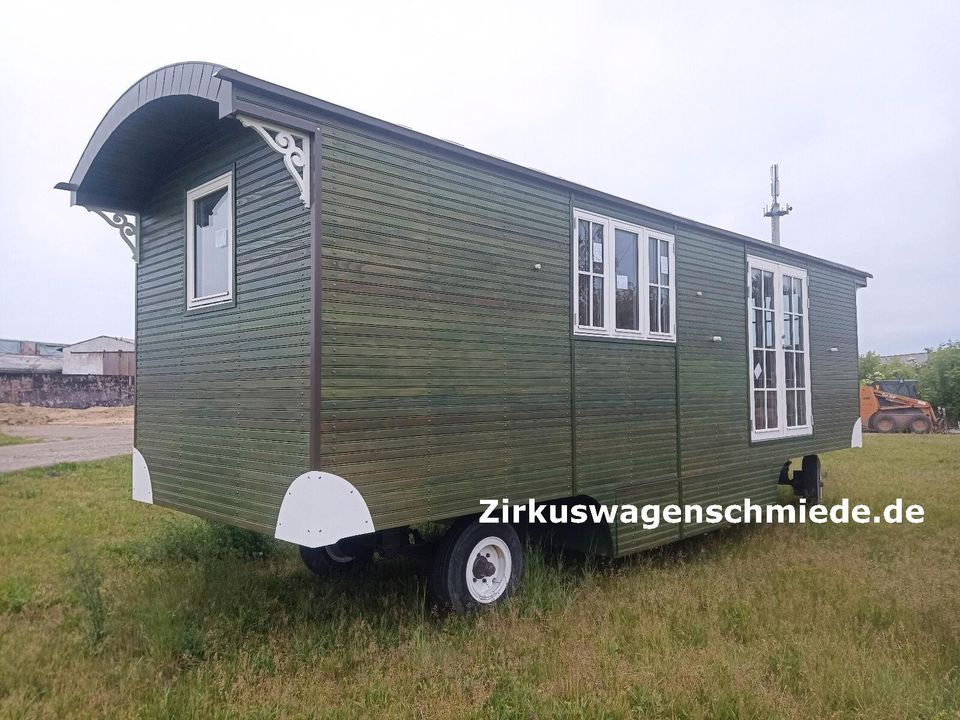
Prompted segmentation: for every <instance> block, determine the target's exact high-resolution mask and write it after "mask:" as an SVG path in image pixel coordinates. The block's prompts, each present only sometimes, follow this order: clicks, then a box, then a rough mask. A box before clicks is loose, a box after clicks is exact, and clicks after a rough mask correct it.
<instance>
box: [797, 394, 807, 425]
mask: <svg viewBox="0 0 960 720" xmlns="http://www.w3.org/2000/svg"><path fill="white" fill-rule="evenodd" d="M806 424H807V391H806V390H797V425H806Z"/></svg>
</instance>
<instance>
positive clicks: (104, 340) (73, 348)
mask: <svg viewBox="0 0 960 720" xmlns="http://www.w3.org/2000/svg"><path fill="white" fill-rule="evenodd" d="M106 345H126V346H128V347H129V350H131V351H132V350H134V349H135V348H136V343H134V341H133V340H131V339H130V338H125V337H116V336H114V335H97V336H96V337H92V338H87V339H86V340H81V341H80V342H75V343H73V345H67V346H66V347H65V348H64V349H65V350H69V351H70V352H100V351H102V350H104V349H105V348H104V346H106ZM125 349H126V348H125Z"/></svg>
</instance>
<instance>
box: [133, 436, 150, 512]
mask: <svg viewBox="0 0 960 720" xmlns="http://www.w3.org/2000/svg"><path fill="white" fill-rule="evenodd" d="M133 499H134V500H139V501H140V502H144V503H150V504H151V505H153V484H152V483H151V482H150V469H149V468H148V467H147V461H146V460H144V459H143V455H141V454H140V451H139V450H137V449H136V448H134V449H133Z"/></svg>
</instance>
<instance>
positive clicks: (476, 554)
mask: <svg viewBox="0 0 960 720" xmlns="http://www.w3.org/2000/svg"><path fill="white" fill-rule="evenodd" d="M522 577H523V548H522V546H521V545H520V538H519V537H518V536H517V531H516V530H514V529H513V527H512V526H511V525H506V524H499V523H498V524H495V525H492V524H481V523H480V521H479V520H477V519H475V518H465V519H463V520H459V521H457V522H456V523H454V524H453V526H452V527H451V528H450V529H449V530H448V531H447V533H446V534H445V535H444V536H443V540H442V541H441V543H440V547H439V549H438V550H437V553H436V555H435V556H434V559H433V570H432V572H431V576H430V589H431V594H432V596H433V599H434V601H435V602H436V603H437V605H438V606H439V607H440V608H442V609H445V610H453V611H454V612H470V611H475V610H481V609H483V608H487V607H493V606H494V605H498V604H500V603H502V602H504V601H505V600H506V599H507V598H508V597H510V596H511V595H512V594H513V593H514V592H516V590H517V588H518V587H519V585H520V579H521V578H522Z"/></svg>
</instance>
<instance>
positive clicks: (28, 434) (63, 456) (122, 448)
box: [0, 423, 133, 473]
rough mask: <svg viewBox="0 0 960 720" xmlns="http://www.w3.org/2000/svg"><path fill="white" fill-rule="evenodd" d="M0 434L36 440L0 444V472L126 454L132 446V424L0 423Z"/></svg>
mask: <svg viewBox="0 0 960 720" xmlns="http://www.w3.org/2000/svg"><path fill="white" fill-rule="evenodd" d="M0 433H3V434H5V435H16V436H18V437H24V438H39V439H40V442H35V443H29V444H24V445H7V446H6V447H0V473H3V472H10V471H12V470H23V469H24V468H29V467H38V466H41V465H54V464H56V463H62V462H78V461H82V460H99V459H100V458H106V457H112V456H114V455H126V454H128V453H129V452H130V451H131V450H132V448H133V425H132V424H129V423H124V424H120V425H106V424H100V425H66V424H46V425H14V426H11V425H0Z"/></svg>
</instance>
